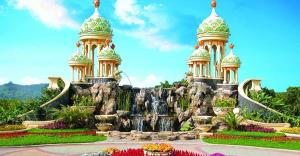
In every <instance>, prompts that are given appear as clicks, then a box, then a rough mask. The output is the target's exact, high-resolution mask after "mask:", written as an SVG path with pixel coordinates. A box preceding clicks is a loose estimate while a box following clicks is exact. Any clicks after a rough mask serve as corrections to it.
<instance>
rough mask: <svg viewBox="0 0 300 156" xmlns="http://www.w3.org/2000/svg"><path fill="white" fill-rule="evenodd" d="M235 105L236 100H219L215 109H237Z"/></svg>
mask: <svg viewBox="0 0 300 156" xmlns="http://www.w3.org/2000/svg"><path fill="white" fill-rule="evenodd" d="M235 105H236V99H234V98H228V97H223V98H217V99H216V101H215V104H214V106H215V107H235Z"/></svg>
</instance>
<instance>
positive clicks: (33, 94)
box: [0, 82, 48, 100]
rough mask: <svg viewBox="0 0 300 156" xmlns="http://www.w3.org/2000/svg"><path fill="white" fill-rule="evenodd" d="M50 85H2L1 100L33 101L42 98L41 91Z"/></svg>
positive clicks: (10, 83)
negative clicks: (32, 99)
mask: <svg viewBox="0 0 300 156" xmlns="http://www.w3.org/2000/svg"><path fill="white" fill-rule="evenodd" d="M47 86H48V84H34V85H19V84H14V83H12V82H9V83H7V84H3V85H0V99H19V100H25V99H31V98H38V97H40V96H41V91H42V89H43V88H46V87H47Z"/></svg>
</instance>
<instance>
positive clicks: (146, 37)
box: [125, 29, 190, 52]
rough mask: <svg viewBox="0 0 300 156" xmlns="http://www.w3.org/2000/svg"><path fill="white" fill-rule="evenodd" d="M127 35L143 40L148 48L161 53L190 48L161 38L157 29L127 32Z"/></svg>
mask: <svg viewBox="0 0 300 156" xmlns="http://www.w3.org/2000/svg"><path fill="white" fill-rule="evenodd" d="M125 33H126V34H127V35H129V36H132V37H135V38H141V37H142V39H143V40H142V42H143V43H144V44H145V45H146V46H147V47H148V48H151V47H157V48H158V49H159V50H160V51H165V52H170V51H172V50H179V49H185V48H190V47H189V46H187V45H182V44H179V43H175V42H172V41H169V40H167V39H165V38H164V37H163V36H160V35H159V34H158V33H159V30H157V29H148V30H137V31H129V32H125Z"/></svg>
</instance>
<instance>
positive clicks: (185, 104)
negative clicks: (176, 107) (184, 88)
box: [178, 93, 190, 111]
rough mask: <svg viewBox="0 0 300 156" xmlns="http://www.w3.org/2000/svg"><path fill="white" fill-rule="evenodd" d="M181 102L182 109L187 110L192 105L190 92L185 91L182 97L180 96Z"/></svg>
mask: <svg viewBox="0 0 300 156" xmlns="http://www.w3.org/2000/svg"><path fill="white" fill-rule="evenodd" d="M178 102H179V104H180V108H181V109H182V111H186V110H187V109H188V108H189V107H190V96H189V94H188V93H185V94H184V95H183V96H182V97H180V98H179V101H178Z"/></svg>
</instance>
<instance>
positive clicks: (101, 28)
mask: <svg viewBox="0 0 300 156" xmlns="http://www.w3.org/2000/svg"><path fill="white" fill-rule="evenodd" d="M99 6H100V1H99V0H95V1H94V7H95V11H94V14H93V15H92V16H91V17H89V18H88V19H86V20H85V21H84V23H83V24H82V26H81V31H80V41H81V42H82V43H83V53H84V55H85V56H86V57H87V58H89V59H91V60H92V64H91V65H90V66H89V67H88V68H87V71H86V73H87V76H88V77H97V76H99V74H100V73H95V54H97V53H99V52H100V50H101V49H102V48H103V46H105V41H106V40H108V41H111V40H112V36H113V34H112V32H113V31H112V29H111V27H110V23H109V21H108V20H106V19H104V18H103V17H101V16H100V14H99V11H98V9H99Z"/></svg>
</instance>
